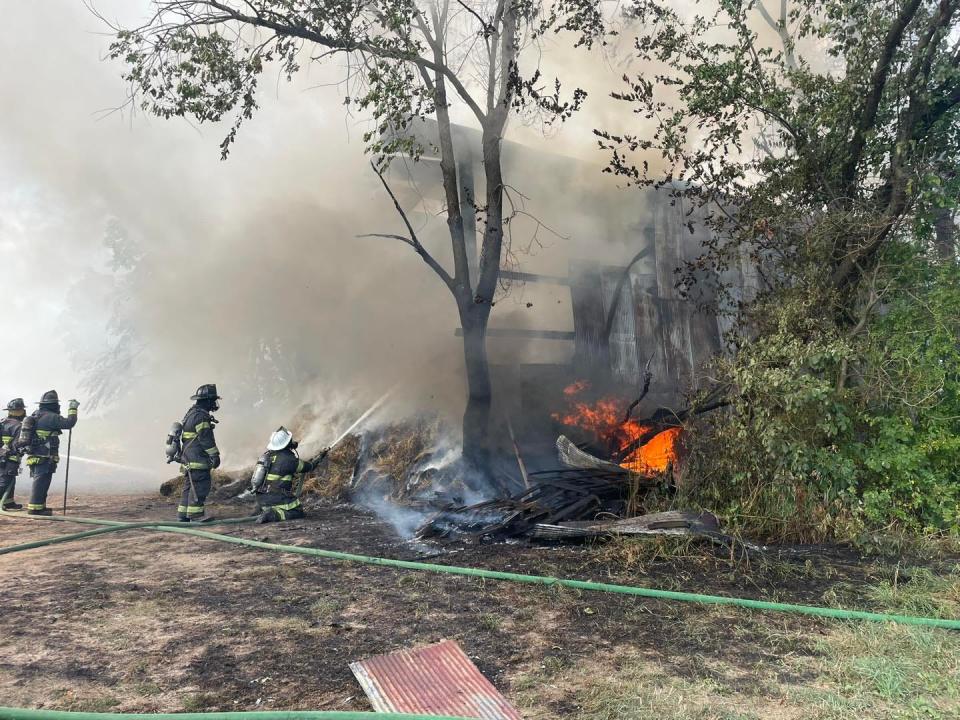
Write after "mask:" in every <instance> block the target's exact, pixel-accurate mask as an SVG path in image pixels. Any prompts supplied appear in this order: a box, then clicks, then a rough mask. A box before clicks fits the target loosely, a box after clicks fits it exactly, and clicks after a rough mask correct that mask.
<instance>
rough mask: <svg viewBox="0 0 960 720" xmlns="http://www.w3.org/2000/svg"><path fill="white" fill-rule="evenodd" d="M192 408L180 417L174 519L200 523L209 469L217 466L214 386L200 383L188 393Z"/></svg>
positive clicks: (207, 492)
mask: <svg viewBox="0 0 960 720" xmlns="http://www.w3.org/2000/svg"><path fill="white" fill-rule="evenodd" d="M190 399H191V400H193V401H194V404H193V407H191V408H190V409H189V410H187V414H186V415H185V416H184V418H183V432H182V434H181V436H180V441H181V442H182V443H183V449H182V451H181V462H182V463H183V470H184V475H185V478H184V483H183V495H182V496H181V498H180V504H179V505H178V506H177V519H178V520H180V521H181V522H190V521H193V522H203V521H204V520H207V519H209V518H206V517H204V503H205V502H206V500H207V495H208V494H209V493H210V471H211V470H213V469H214V468H218V467H220V450H218V449H217V441H216V439H215V438H214V436H213V426H214V425H216V424H217V420H216V418H214V417H213V415H212V414H211V413H214V412H216V411H217V410H219V409H220V403H218V402H217V401H218V400H221V399H222V398H221V397H220V396H219V395H217V386H216V385H212V384H211V385H201V386H200V387H199V388H197V392H196V394H194V395H191V396H190Z"/></svg>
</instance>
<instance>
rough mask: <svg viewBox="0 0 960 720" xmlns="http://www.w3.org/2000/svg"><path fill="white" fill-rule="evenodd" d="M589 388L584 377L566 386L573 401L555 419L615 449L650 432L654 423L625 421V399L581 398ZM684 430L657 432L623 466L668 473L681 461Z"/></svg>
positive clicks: (568, 395)
mask: <svg viewBox="0 0 960 720" xmlns="http://www.w3.org/2000/svg"><path fill="white" fill-rule="evenodd" d="M589 387H590V384H589V383H588V382H586V381H583V380H578V381H577V382H575V383H573V384H572V385H569V386H567V387H565V388H564V389H563V394H564V396H565V397H566V398H567V401H568V402H569V403H570V408H569V409H568V410H567V412H565V413H555V414H554V415H553V417H554V419H555V420H558V421H559V422H561V423H562V424H564V425H566V426H567V427H575V428H579V429H580V430H583V431H585V432H587V433H590V434H592V435H593V436H594V437H596V438H597V439H598V440H599V441H601V442H603V443H605V444H606V445H607V446H608V447H610V448H611V449H612V450H613V451H616V450H619V449H621V448H624V447H626V446H627V445H629V444H631V443H632V442H634V441H636V440H637V439H639V438H640V437H642V436H643V435H646V434H647V433H648V432H650V430H651V427H650V426H648V425H643V424H641V423H639V422H637V421H636V420H634V419H633V418H631V419H630V420H627V421H626V422H624V420H623V418H624V415H626V412H627V402H626V401H625V400H621V399H620V398H615V397H605V398H601V399H600V400H597V401H596V402H594V403H592V404H590V403H587V402H585V401H583V400H581V399H578V398H577V396H578V395H580V394H581V393H582V392H583V391H585V390H587V389H588V388H589ZM680 432H681V429H680V428H669V429H667V430H664V431H662V432H660V433H657V434H656V435H654V436H653V438H651V439H650V440H649V441H648V442H646V443H645V444H644V445H642V446H640V447H639V448H637V449H635V450H633V451H632V452H631V453H630V454H629V455H627V457H625V458H622V459H621V460H620V465H621V466H623V467H625V468H627V469H628V470H631V471H633V472H636V473H640V474H642V475H655V474H658V473H662V472H664V471H665V470H667V468H668V467H670V465H671V464H672V463H675V462H676V460H677V446H678V445H679V440H680Z"/></svg>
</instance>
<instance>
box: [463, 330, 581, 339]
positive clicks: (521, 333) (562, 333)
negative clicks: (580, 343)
mask: <svg viewBox="0 0 960 720" xmlns="http://www.w3.org/2000/svg"><path fill="white" fill-rule="evenodd" d="M453 334H454V335H456V336H457V337H463V328H460V327H458V328H457V329H456V330H454V331H453ZM487 337H501V338H537V339H540V340H575V339H576V334H575V333H573V332H570V331H569V330H527V329H526V328H487Z"/></svg>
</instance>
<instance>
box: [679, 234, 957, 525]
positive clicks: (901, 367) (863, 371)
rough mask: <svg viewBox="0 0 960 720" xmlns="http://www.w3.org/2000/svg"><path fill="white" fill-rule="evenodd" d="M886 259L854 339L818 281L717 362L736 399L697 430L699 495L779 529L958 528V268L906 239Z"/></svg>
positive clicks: (691, 474) (692, 484)
mask: <svg viewBox="0 0 960 720" xmlns="http://www.w3.org/2000/svg"><path fill="white" fill-rule="evenodd" d="M888 264H889V268H890V269H889V272H888V276H887V277H886V278H883V279H882V282H883V287H884V291H883V302H882V304H880V305H879V306H878V308H877V309H876V311H875V315H874V316H873V318H872V319H871V320H870V321H869V322H868V323H866V324H865V326H864V330H863V331H862V332H861V333H859V334H858V335H856V336H854V337H850V336H849V334H848V336H847V337H843V336H842V335H841V334H840V333H839V332H837V331H835V330H832V329H831V328H832V327H834V326H833V324H832V323H831V320H830V318H829V317H828V316H826V315H825V314H824V313H823V312H821V311H820V310H819V309H818V308H819V307H821V306H826V304H825V303H822V301H818V295H817V293H816V292H807V291H804V290H802V289H797V288H792V289H790V290H787V291H784V292H783V293H782V294H780V295H779V296H778V302H775V303H774V302H770V303H769V304H767V306H766V307H765V308H763V313H764V315H765V317H766V320H765V327H764V328H763V332H761V333H758V335H757V337H756V338H755V339H754V340H752V341H751V342H749V343H745V344H744V345H743V347H741V348H740V351H739V353H738V354H737V356H736V357H735V358H733V359H725V360H721V361H719V362H718V365H717V368H716V372H717V375H718V376H719V377H720V378H722V379H723V380H724V381H725V382H728V383H729V384H730V385H731V387H733V388H734V389H735V392H734V393H733V398H734V399H733V404H732V405H731V406H730V407H729V408H727V409H726V410H725V411H721V412H718V413H714V414H713V415H712V416H705V417H703V418H701V419H700V420H698V421H696V423H695V424H694V425H693V427H692V428H691V432H690V433H689V434H688V435H689V438H690V440H689V451H690V455H689V458H688V461H687V463H686V465H685V475H686V483H685V487H686V488H687V491H686V492H687V496H688V497H687V499H688V500H692V501H695V502H697V503H699V504H701V505H704V506H708V507H711V508H713V509H714V510H716V511H718V512H720V513H722V514H723V515H725V516H726V517H727V518H728V521H729V522H731V523H732V524H733V525H734V526H736V527H742V528H744V529H745V530H746V531H748V532H753V533H757V532H760V533H761V534H765V535H768V536H771V537H778V538H781V539H793V540H819V539H824V538H830V537H849V536H852V535H854V534H856V533H857V532H858V531H859V530H861V529H862V528H864V527H871V528H875V527H883V526H889V525H891V524H893V525H896V526H899V527H902V528H906V529H909V530H913V531H931V530H948V531H953V532H957V531H960V271H958V268H957V267H956V266H955V265H953V264H947V265H937V264H935V263H933V262H929V261H927V260H926V259H924V257H923V255H922V254H921V253H919V252H915V251H910V250H909V249H908V248H907V247H901V246H898V247H897V248H895V251H894V252H892V253H890V255H889V258H888ZM844 367H846V370H845V373H846V376H847V377H848V378H849V380H848V381H847V382H846V383H845V384H844V386H843V388H842V389H838V383H837V378H838V376H839V374H840V373H841V372H844V371H843V370H842V368H844Z"/></svg>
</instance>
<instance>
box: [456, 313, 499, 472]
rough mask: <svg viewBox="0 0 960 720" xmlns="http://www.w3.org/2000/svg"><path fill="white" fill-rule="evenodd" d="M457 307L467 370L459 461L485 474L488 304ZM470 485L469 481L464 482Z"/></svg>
mask: <svg viewBox="0 0 960 720" xmlns="http://www.w3.org/2000/svg"><path fill="white" fill-rule="evenodd" d="M468 302H469V305H467V306H466V307H464V306H461V307H460V322H461V324H462V325H463V357H464V361H465V364H466V369H467V407H466V409H465V410H464V413H463V459H464V461H465V462H466V464H467V466H468V467H469V468H470V469H471V470H473V471H474V472H477V473H479V474H485V473H486V471H487V469H488V468H489V461H490V409H491V402H492V400H493V390H492V387H491V383H490V365H489V363H488V362H487V342H486V341H487V321H488V320H489V318H490V307H489V305H482V304H477V303H474V302H473V301H472V300H470V301H468ZM467 483H468V485H469V484H471V483H470V480H469V479H468V481H467Z"/></svg>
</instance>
